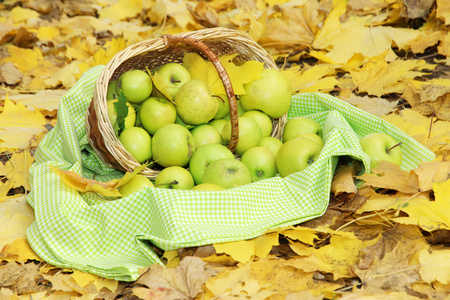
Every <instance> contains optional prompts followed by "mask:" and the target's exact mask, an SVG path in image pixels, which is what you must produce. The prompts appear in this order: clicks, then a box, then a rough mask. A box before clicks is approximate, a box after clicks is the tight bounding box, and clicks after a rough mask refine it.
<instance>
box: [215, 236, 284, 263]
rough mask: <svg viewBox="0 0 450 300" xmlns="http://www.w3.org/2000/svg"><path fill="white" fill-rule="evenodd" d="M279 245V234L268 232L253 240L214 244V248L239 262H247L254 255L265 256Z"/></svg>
mask: <svg viewBox="0 0 450 300" xmlns="http://www.w3.org/2000/svg"><path fill="white" fill-rule="evenodd" d="M277 245H279V244H278V234H277V233H268V234H265V235H262V236H260V237H257V238H254V239H251V240H244V241H236V242H228V243H220V244H214V248H215V249H216V252H217V253H218V254H219V253H225V254H228V255H230V256H231V257H232V258H233V259H234V260H236V261H238V262H242V263H246V262H248V261H249V260H250V259H251V258H252V257H254V256H257V257H260V258H265V257H266V256H267V255H268V254H269V253H270V251H271V250H272V247H273V246H277Z"/></svg>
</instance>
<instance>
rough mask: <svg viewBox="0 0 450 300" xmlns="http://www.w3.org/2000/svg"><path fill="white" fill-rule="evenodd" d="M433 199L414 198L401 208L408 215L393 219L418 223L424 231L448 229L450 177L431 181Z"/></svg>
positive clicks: (407, 222)
mask: <svg viewBox="0 0 450 300" xmlns="http://www.w3.org/2000/svg"><path fill="white" fill-rule="evenodd" d="M433 191H434V195H435V201H430V200H429V199H423V198H415V199H411V200H410V201H409V202H408V205H404V206H403V207H402V208H401V210H402V211H404V212H405V213H407V214H408V217H399V218H395V219H394V220H395V221H396V222H398V223H403V224H414V225H419V226H420V227H421V228H422V229H424V230H426V231H434V230H438V229H446V230H449V229H450V215H449V214H448V212H449V211H450V179H448V180H447V181H444V182H435V183H433Z"/></svg>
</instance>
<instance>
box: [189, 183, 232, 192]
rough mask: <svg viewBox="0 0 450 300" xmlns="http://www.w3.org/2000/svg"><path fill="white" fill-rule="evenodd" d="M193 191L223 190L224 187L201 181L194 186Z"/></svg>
mask: <svg viewBox="0 0 450 300" xmlns="http://www.w3.org/2000/svg"><path fill="white" fill-rule="evenodd" d="M191 190H192V191H222V190H224V188H223V187H221V186H220V185H217V184H214V183H200V184H197V185H196V186H194V187H193V188H192V189H191Z"/></svg>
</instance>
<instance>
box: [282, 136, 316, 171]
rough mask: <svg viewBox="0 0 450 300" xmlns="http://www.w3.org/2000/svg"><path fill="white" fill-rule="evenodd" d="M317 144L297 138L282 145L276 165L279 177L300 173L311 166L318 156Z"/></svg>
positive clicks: (306, 139)
mask: <svg viewBox="0 0 450 300" xmlns="http://www.w3.org/2000/svg"><path fill="white" fill-rule="evenodd" d="M321 150H322V147H321V146H320V144H319V143H317V142H315V141H313V140H311V139H308V138H304V137H298V138H295V139H292V140H289V141H287V142H286V143H284V144H283V145H282V146H281V147H280V150H278V154H277V158H276V163H277V169H278V173H280V175H281V177H286V176H288V175H290V174H293V173H296V172H300V171H302V170H304V169H306V168H307V167H308V166H310V165H311V164H313V163H314V162H315V161H316V160H317V159H318V158H319V155H320V151H321Z"/></svg>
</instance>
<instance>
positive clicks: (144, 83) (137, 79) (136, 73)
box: [116, 69, 153, 103]
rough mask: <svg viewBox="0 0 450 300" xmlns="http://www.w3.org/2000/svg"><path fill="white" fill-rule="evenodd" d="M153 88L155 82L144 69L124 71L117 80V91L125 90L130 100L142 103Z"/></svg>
mask: <svg viewBox="0 0 450 300" xmlns="http://www.w3.org/2000/svg"><path fill="white" fill-rule="evenodd" d="M152 90H153V83H152V80H151V78H150V76H148V74H147V73H146V72H144V71H142V70H137V69H136V70H129V71H126V72H124V73H122V74H121V75H120V76H119V79H118V80H117V86H116V92H117V95H119V94H120V91H122V92H123V94H124V95H125V97H126V98H127V100H128V101H130V102H132V103H141V102H142V101H144V100H145V99H147V98H148V97H149V96H150V94H151V93H152Z"/></svg>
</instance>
